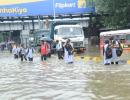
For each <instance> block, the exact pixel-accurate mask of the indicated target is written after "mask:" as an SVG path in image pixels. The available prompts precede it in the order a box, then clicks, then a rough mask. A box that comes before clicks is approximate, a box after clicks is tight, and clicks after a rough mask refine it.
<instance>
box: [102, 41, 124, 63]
mask: <svg viewBox="0 0 130 100" xmlns="http://www.w3.org/2000/svg"><path fill="white" fill-rule="evenodd" d="M122 53H123V48H122V46H121V43H120V41H119V40H111V39H110V40H106V41H105V44H104V47H103V55H104V65H110V64H119V58H120V56H121V55H122Z"/></svg>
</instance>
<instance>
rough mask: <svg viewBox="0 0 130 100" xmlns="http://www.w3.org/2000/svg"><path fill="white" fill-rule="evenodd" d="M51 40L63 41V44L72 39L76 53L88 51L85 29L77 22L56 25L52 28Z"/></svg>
mask: <svg viewBox="0 0 130 100" xmlns="http://www.w3.org/2000/svg"><path fill="white" fill-rule="evenodd" d="M51 38H52V39H53V40H54V41H56V40H61V41H62V42H63V43H65V42H66V40H67V39H70V40H71V42H72V44H73V47H74V51H75V52H84V51H85V50H86V48H85V43H84V40H85V37H84V31H83V28H82V27H81V25H78V24H77V23H76V22H73V23H72V22H59V23H58V22H56V23H54V24H53V26H52V28H51Z"/></svg>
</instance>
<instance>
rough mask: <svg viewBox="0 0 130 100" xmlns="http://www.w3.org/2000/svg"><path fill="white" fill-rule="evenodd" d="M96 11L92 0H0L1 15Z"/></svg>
mask: <svg viewBox="0 0 130 100" xmlns="http://www.w3.org/2000/svg"><path fill="white" fill-rule="evenodd" d="M94 12H95V6H94V2H92V0H0V17H2V16H37V15H52V16H54V15H58V14H84V13H94Z"/></svg>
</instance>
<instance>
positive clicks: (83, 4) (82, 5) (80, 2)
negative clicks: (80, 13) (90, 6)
mask: <svg viewBox="0 0 130 100" xmlns="http://www.w3.org/2000/svg"><path fill="white" fill-rule="evenodd" d="M86 7H87V0H78V8H86Z"/></svg>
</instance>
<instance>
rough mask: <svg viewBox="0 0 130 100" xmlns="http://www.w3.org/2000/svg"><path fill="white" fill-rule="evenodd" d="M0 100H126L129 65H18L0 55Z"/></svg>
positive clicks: (129, 95)
mask: <svg viewBox="0 0 130 100" xmlns="http://www.w3.org/2000/svg"><path fill="white" fill-rule="evenodd" d="M96 54H97V53H96ZM123 57H125V58H122V59H129V56H128V55H127V57H126V54H124V56H123ZM0 100H130V65H127V64H121V65H118V66H116V65H112V66H103V64H102V62H98V63H96V62H93V61H82V60H79V61H77V60H76V62H75V63H74V64H72V65H68V64H65V63H64V62H63V61H62V60H60V61H59V60H58V59H57V58H56V57H55V56H53V57H52V58H51V59H49V60H48V61H47V62H46V63H41V62H40V59H39V58H38V57H36V58H35V59H34V62H33V63H29V62H23V63H22V62H20V61H19V60H14V59H13V57H12V56H11V55H8V54H7V55H6V54H4V55H3V54H2V55H1V57H0Z"/></svg>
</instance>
